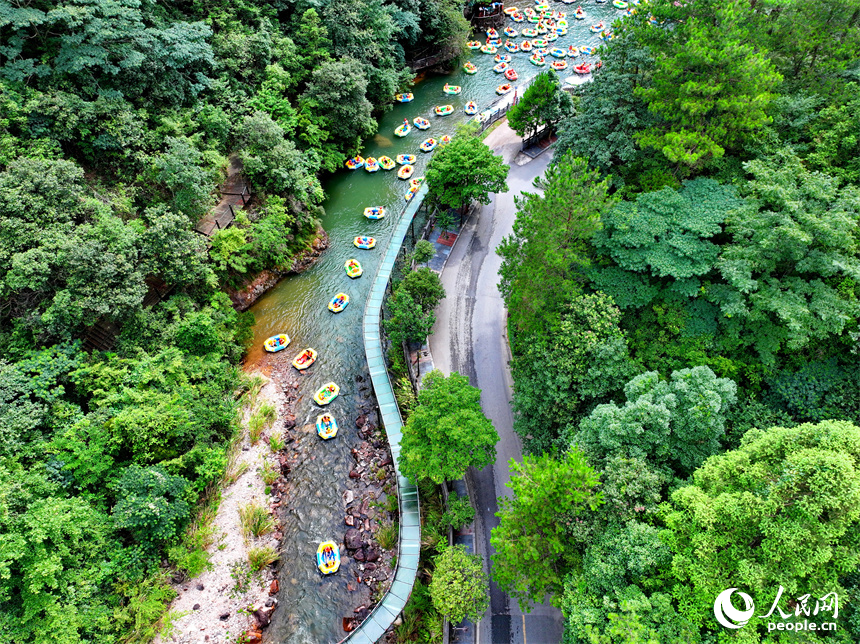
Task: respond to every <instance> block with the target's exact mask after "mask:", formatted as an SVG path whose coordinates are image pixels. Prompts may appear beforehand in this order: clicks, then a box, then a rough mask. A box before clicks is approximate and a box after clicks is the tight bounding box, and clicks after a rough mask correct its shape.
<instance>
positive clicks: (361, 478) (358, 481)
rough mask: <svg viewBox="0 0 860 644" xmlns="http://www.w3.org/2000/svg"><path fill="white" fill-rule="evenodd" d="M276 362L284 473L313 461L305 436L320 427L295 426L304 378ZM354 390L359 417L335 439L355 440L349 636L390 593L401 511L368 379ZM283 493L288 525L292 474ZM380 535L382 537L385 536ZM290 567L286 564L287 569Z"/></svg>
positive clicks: (349, 485)
mask: <svg viewBox="0 0 860 644" xmlns="http://www.w3.org/2000/svg"><path fill="white" fill-rule="evenodd" d="M273 362H274V364H270V371H269V376H270V378H271V379H272V381H273V382H274V383H276V386H277V387H279V388H280V389H281V391H282V395H283V400H284V408H283V411H284V413H283V415H281V414H279V421H280V423H281V427H282V428H283V436H284V440H285V443H286V446H285V448H284V449H283V450H281V452H280V453H279V454H278V459H279V466H280V468H281V471H283V472H292V471H294V470H295V469H296V468H299V467H301V464H302V463H304V462H307V461H309V460H312V459H313V458H314V454H313V451H314V449H315V448H316V445H315V442H316V441H307V440H302V438H303V437H304V436H305V435H308V434H315V433H316V428H315V427H314V426H313V425H304V426H299V425H297V424H296V417H295V415H294V414H293V413H292V410H291V408H290V406H291V405H292V404H293V403H294V402H295V401H296V400H297V399H298V398H300V397H301V395H302V393H303V392H302V389H303V383H302V382H301V381H302V376H301V375H300V374H298V372H296V371H295V370H294V369H291V368H290V367H289V365H286V364H282V363H279V362H276V361H273ZM356 389H357V390H358V391H359V392H360V394H361V395H362V399H361V401H360V403H359V404H358V405H357V407H356V412H355V416H353V417H350V418H348V419H347V418H344V419H343V420H342V421H341V422H340V429H339V432H338V436H337V438H335V439H334V440H338V439H345V438H346V436H344V434H346V433H347V432H355V433H356V435H354V439H353V441H354V440H355V439H357V442H356V443H355V446H354V447H353V448H352V449H351V450H350V454H351V456H352V459H353V463H352V465H351V467H350V469H349V475H348V477H347V478H346V480H344V481H343V483H342V491H341V494H340V497H341V500H342V502H343V523H342V525H343V532H342V534H341V538H340V551H341V567H340V571H339V572H338V574H339V575H342V576H345V577H346V579H347V582H346V588H347V590H348V591H349V592H350V593H352V596H353V598H354V599H353V602H352V606H351V607H347V606H344V607H343V608H344V609H346V610H344V612H343V615H342V624H343V629H344V632H345V633H346V632H349V631H351V630H353V629H354V628H355V627H356V626H357V625H358V624H359V623H360V622H361V621H363V620H364V619H365V618H366V617H367V616H368V615H369V614H370V612H371V610H372V609H373V607H374V606H375V605H376V603H377V602H378V600H379V598H381V597H382V596H383V595H384V593H385V592H386V591H387V590H388V587H389V586H390V585H391V581H392V580H393V578H394V564H395V562H396V559H395V557H396V555H397V532H396V525H395V523H396V521H397V520H398V508H397V502H396V481H395V478H394V467H393V462H392V459H391V452H390V450H389V448H388V441H387V439H386V437H385V432H384V430H383V429H382V428H381V427H379V426H378V417H377V413H376V400H375V398H374V397H373V392H372V389H371V387H370V385H369V380H367V379H366V376H361V375H359V376H356ZM279 411H280V410H279ZM353 441H351V442H353ZM279 494H280V499H281V500H282V502H281V506H280V510H279V514H280V520H281V521H282V522H286V521H289V520H290V518H289V517H290V516H291V508H290V501H289V499H291V498H293V495H292V490H291V487H290V476H289V475H287V476H286V478H285V480H284V482H283V484H282V485H281V486H280V487H279ZM297 502H298V503H300V502H301V501H297ZM392 510H393V511H392ZM380 532H382V533H383V534H382V535H381V538H380ZM383 546H387V547H383ZM290 563H291V562H283V565H289V564H290ZM280 610H288V609H283V608H282V609H280Z"/></svg>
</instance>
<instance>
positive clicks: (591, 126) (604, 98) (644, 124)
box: [555, 30, 659, 182]
mask: <svg viewBox="0 0 860 644" xmlns="http://www.w3.org/2000/svg"><path fill="white" fill-rule="evenodd" d="M615 34H616V37H615V38H613V39H612V40H611V41H609V43H607V44H605V45H602V46H601V54H600V60H601V61H602V63H603V66H602V68H601V70H600V73H599V74H596V75H595V76H594V82H591V83H585V84H584V85H582V86H581V90H580V93H581V99H580V101H579V104H578V105H577V107H576V113H575V114H574V115H572V116H570V117H568V118H565V119H564V120H562V122H561V123H560V124H559V134H558V141H557V142H556V144H555V149H556V156H557V157H559V158H561V157H562V156H563V155H565V153H567V152H568V151H571V152H572V153H573V156H576V157H582V158H584V159H588V162H589V164H590V165H591V166H592V167H595V168H597V169H599V170H600V173H601V175H605V174H608V173H609V172H612V173H613V176H614V177H615V178H619V177H620V178H623V180H624V181H628V182H636V181H638V180H639V178H640V173H643V164H644V162H645V159H646V158H647V157H648V155H647V154H646V153H645V152H644V151H643V150H641V148H640V147H639V146H638V145H637V143H636V136H637V135H638V134H639V133H640V132H642V131H643V130H645V129H646V128H648V127H651V126H653V125H654V124H655V123H656V122H658V121H659V117H658V116H656V115H655V114H653V113H652V112H649V111H648V105H647V103H645V101H643V100H642V99H641V98H640V97H639V96H638V95H637V94H636V92H635V90H636V88H638V87H647V86H648V85H649V78H650V76H651V74H652V73H653V69H654V59H653V57H652V55H651V53H650V51H649V50H648V49H647V48H646V47H644V46H643V45H642V44H641V43H640V42H638V41H637V40H636V39H635V35H634V34H633V33H631V32H630V31H628V30H621V31H616V32H615Z"/></svg>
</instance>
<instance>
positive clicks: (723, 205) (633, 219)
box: [590, 179, 743, 309]
mask: <svg viewBox="0 0 860 644" xmlns="http://www.w3.org/2000/svg"><path fill="white" fill-rule="evenodd" d="M742 204H743V201H741V200H740V199H738V197H737V192H736V190H735V189H734V188H732V187H731V186H722V185H720V184H719V183H717V182H716V181H714V180H713V179H696V180H694V181H687V182H685V183H684V185H683V187H682V188H681V190H677V191H676V190H672V189H671V188H663V189H662V190H659V191H657V192H648V193H644V194H641V195H638V196H637V197H636V200H635V201H624V202H621V203H619V204H618V205H617V206H616V207H615V208H613V209H612V210H610V211H609V212H608V213H607V214H606V215H605V216H604V217H603V218H602V223H603V227H602V229H601V230H599V231H597V232H596V233H595V234H594V236H593V237H592V240H591V242H592V244H593V245H594V247H595V248H596V249H597V250H598V251H599V252H600V253H601V254H604V255H607V256H608V257H609V258H610V259H611V260H612V263H613V264H614V266H605V267H600V268H598V269H596V270H593V271H592V272H591V273H590V275H591V277H592V279H593V284H594V288H596V289H599V290H601V291H604V292H605V293H608V294H609V295H611V296H612V298H613V300H615V303H616V304H617V305H618V306H619V307H621V308H622V309H625V308H629V307H642V306H645V305H647V304H650V303H651V301H652V300H654V299H656V298H658V297H659V296H660V295H661V294H662V295H663V297H678V296H686V297H695V296H696V294H697V293H700V292H701V289H702V286H703V280H706V279H707V278H708V277H709V275H710V274H711V273H712V272H713V270H714V266H715V265H716V263H717V257H718V256H719V254H720V246H719V245H718V244H717V243H716V240H715V238H717V236H718V235H720V234H721V233H722V231H723V227H722V224H723V222H724V221H725V220H726V218H727V217H728V213H729V212H731V211H732V210H734V209H736V208H738V207H740V206H741V205H742Z"/></svg>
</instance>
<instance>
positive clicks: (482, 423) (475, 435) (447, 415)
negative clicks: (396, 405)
mask: <svg viewBox="0 0 860 644" xmlns="http://www.w3.org/2000/svg"><path fill="white" fill-rule="evenodd" d="M421 387H422V388H421V391H420V392H419V393H418V406H417V407H416V408H415V409H414V410H413V411H412V414H410V416H409V420H407V421H406V425H405V426H404V427H403V439H402V440H401V442H400V446H401V449H402V453H401V455H402V460H401V465H400V468H401V470H402V471H403V473H404V474H405V475H406V476H408V477H409V478H410V479H411V480H413V481H417V480H418V479H420V478H429V479H431V480H432V481H434V482H436V483H442V482H443V481H446V480H452V479H458V478H460V477H462V476H463V474H465V473H466V470H467V469H469V468H470V467H475V468H478V469H481V468H482V467H484V466H485V465H487V464H488V463H492V462H493V459H494V458H495V454H496V443H497V442H498V441H499V435H498V434H497V433H496V430H495V429H494V428H493V424H492V423H491V422H490V421H489V419H488V418H487V417H486V416H484V412H483V411H482V410H481V390H480V389H476V388H475V387H472V386H470V385H469V380H468V378H466V376H462V375H460V374H459V373H457V372H456V371H455V372H454V373H452V374H451V375H450V376H448V377H447V378H446V377H445V376H443V375H442V373H441V372H439V371H431V372H430V373H429V374H427V375H426V376H425V377H424V380H423V382H422V385H421Z"/></svg>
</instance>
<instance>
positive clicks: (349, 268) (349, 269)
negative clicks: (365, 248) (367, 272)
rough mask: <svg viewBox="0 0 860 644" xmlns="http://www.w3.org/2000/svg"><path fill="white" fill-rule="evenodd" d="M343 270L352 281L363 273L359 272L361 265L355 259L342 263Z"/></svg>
mask: <svg viewBox="0 0 860 644" xmlns="http://www.w3.org/2000/svg"><path fill="white" fill-rule="evenodd" d="M343 269H344V270H345V271H346V274H347V275H349V276H350V277H351V278H353V279H355V278H356V277H361V274H362V273H363V272H364V271H362V270H361V264H359V263H358V260H357V259H348V260H346V261H345V262H344V263H343Z"/></svg>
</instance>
